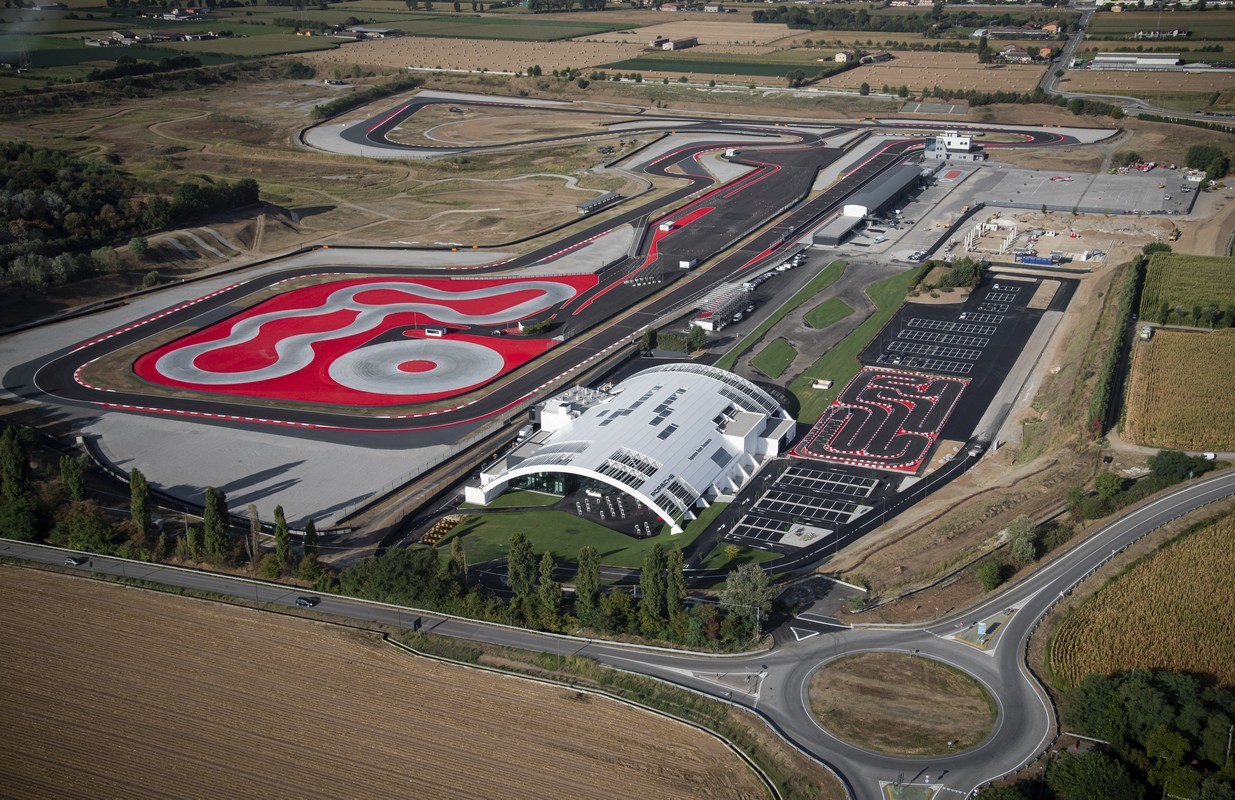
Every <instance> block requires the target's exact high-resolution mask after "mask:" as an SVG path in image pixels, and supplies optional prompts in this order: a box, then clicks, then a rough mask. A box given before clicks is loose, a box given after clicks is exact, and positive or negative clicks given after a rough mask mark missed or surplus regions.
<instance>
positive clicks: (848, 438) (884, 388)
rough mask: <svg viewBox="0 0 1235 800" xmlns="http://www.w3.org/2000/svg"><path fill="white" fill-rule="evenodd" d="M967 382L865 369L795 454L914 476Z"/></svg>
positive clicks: (844, 391)
mask: <svg viewBox="0 0 1235 800" xmlns="http://www.w3.org/2000/svg"><path fill="white" fill-rule="evenodd" d="M968 383H969V382H968V381H966V380H961V379H957V378H947V377H941V376H937V375H923V374H921V373H909V372H900V371H891V370H878V369H873V368H871V367H864V368H863V369H862V370H861V371H860V372H859V373H858V374H857V375H855V376H854V378H853V380H851V381H850V382H849V384H848V385H847V386H845V388H844V390H843V391H841V393H840V394H839V395H838V396H837V398H836V400H835V401H833V403H832V405H831V406H829V407H828V409H827V410H826V411H825V412H824V413H823V416H821V417H820V418H819V421H818V422H817V423H815V425H814V426H813V427H812V428H811V429H810V431H809V432H808V433H807V434H806V436H805V437H803V439H802V441H801V443H799V444H798V446H797V447H795V448H794V449H793V450H792V451H791V453H792V454H793V455H795V456H798V457H800V458H817V459H820V460H823V461H834V462H837V463H841V464H851V465H854V466H859V467H870V468H873V469H886V470H894V471H897V472H907V473H914V472H917V471H918V467H920V466H921V465H922V462H923V461H924V460H925V459H926V456H927V455H928V454H929V453H930V449H931V447H932V446H933V445H934V444H935V439H936V437H938V436H939V432H940V431H942V430H943V427H944V425H946V424H947V422H948V417H949V416H951V414H952V411H953V409H955V408H956V404H957V402H958V401H959V400H960V396H961V393H962V392H963V391H964V390H965V386H966V385H967V384H968Z"/></svg>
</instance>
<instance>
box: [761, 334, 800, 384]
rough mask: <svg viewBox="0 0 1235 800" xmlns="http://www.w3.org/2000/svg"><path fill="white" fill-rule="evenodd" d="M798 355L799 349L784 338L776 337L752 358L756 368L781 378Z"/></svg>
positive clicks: (770, 376) (770, 375) (765, 373)
mask: <svg viewBox="0 0 1235 800" xmlns="http://www.w3.org/2000/svg"><path fill="white" fill-rule="evenodd" d="M797 357H798V351H797V350H795V349H794V348H793V345H791V344H789V342H786V341H785V340H784V339H775V340H773V341H772V342H771V343H770V344H769V345H768V346H767V347H765V348H763V349H762V350H760V351H759V354H758V355H756V356H755V357H754V358H752V359H751V360H750V363H751V364H753V365H754V366H755V369H757V370H759V371H760V372H762V373H763V374H764V375H767V376H768V377H769V378H779V377H780V376H781V374H782V373H783V372H784V371H785V370H786V369H788V368H789V365H790V364H792V363H793V359H795V358H797Z"/></svg>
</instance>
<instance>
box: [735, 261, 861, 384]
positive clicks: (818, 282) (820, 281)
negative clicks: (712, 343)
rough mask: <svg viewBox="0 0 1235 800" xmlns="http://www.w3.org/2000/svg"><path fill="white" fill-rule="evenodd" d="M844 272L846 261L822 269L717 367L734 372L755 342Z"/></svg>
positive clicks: (834, 262)
mask: <svg viewBox="0 0 1235 800" xmlns="http://www.w3.org/2000/svg"><path fill="white" fill-rule="evenodd" d="M844 272H845V262H844V261H833V262H832V263H831V264H828V265H827V266H826V267H824V268H823V269H821V270H820V271H819V274H818V275H816V276H815V277H813V278H811V279H810V282H809V283H807V284H806V285H805V286H803V287H802V288H801V289H799V290H798V292H797V294H795V295H794V296H793V297H790V298H789V299H788V300H787V301H785V304H784V305H782V306H781V307H780V308H778V309H776V310H775V311H774V312H772V313H771V314H769V315H768V317H767V319H765V320H764V321H763V322H761V323H759V326H758V327H757V328H755V329H754V330H753V331H751V332H750V334H749V335H748V336H746V338H744V339H742V341H740V342H738V343H737V344H735V345H734V346H733V347H732V348H731V349H730V350H729V352H728V353H725V354H724V355H723V356H721V357H720V359H719V360H718V361H717V362H716V366H717V367H719V368H721V369H727V370H732V369H733V365H734V364H736V363H737V361H738V359H739V358H740V357H741V356H742V354H743V353H745V352H746V351H747V350H749V349H750V348H751V347H752V346H754V344H755V342H757V341H759V340H760V339H761V338H763V335H764V334H765V333H767V332H768V331H770V330H772V326H773V325H775V324H776V323H778V322H780V321H781V320H782V319H784V318H785V315H786V314H788V313H789V312H790V311H793V310H794V309H795V308H797V307H798V306H800V305H802V304H803V303H805V302H806V301H807V300H809V299H811V298H812V297H814V296H815V295H817V294H819V293H820V292H822V291H823V290H824V289H826V288H828V287H829V286H831V285H832V284H833V283H836V280H837V279H838V278H840V276H841V275H842V274H844Z"/></svg>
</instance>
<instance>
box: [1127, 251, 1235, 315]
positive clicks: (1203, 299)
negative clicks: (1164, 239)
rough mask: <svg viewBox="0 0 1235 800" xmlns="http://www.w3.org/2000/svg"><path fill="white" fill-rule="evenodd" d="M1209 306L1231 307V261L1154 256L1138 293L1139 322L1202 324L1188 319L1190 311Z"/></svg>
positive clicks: (1234, 301)
mask: <svg viewBox="0 0 1235 800" xmlns="http://www.w3.org/2000/svg"><path fill="white" fill-rule="evenodd" d="M1164 305H1165V306H1166V309H1167V311H1168V314H1169V316H1167V317H1164V316H1163V314H1162V311H1163V306H1164ZM1209 306H1216V307H1218V308H1226V307H1227V306H1235V258H1224V257H1214V256H1191V255H1185V254H1184V253H1154V255H1153V257H1152V258H1151V259H1150V260H1149V267H1148V268H1147V270H1146V272H1145V288H1144V289H1143V290H1142V291H1141V309H1140V316H1141V318H1142V319H1146V320H1157V321H1158V322H1162V323H1166V322H1178V323H1181V324H1184V325H1195V324H1198V323H1199V324H1204V321H1203V320H1197V319H1194V318H1192V313H1193V309H1194V307H1200V308H1202V309H1204V308H1207V307H1209ZM1184 315H1186V317H1185V316H1184Z"/></svg>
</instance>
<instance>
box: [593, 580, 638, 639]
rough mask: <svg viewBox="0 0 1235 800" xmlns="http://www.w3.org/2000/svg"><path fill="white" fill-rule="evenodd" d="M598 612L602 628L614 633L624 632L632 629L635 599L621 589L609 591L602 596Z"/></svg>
mask: <svg viewBox="0 0 1235 800" xmlns="http://www.w3.org/2000/svg"><path fill="white" fill-rule="evenodd" d="M598 614H599V617H600V626H601V628H603V629H604V630H607V631H610V632H612V633H623V632H625V631H627V630H629V629H630V625H631V622H632V620H633V619H634V616H635V601H634V600H632V599H631V598H630V595H628V594H626V592H623V591H620V590H614V591H611V592H607V593H605V594H604V595H603V596H602V597H601V598H600V608H599V610H598Z"/></svg>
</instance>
